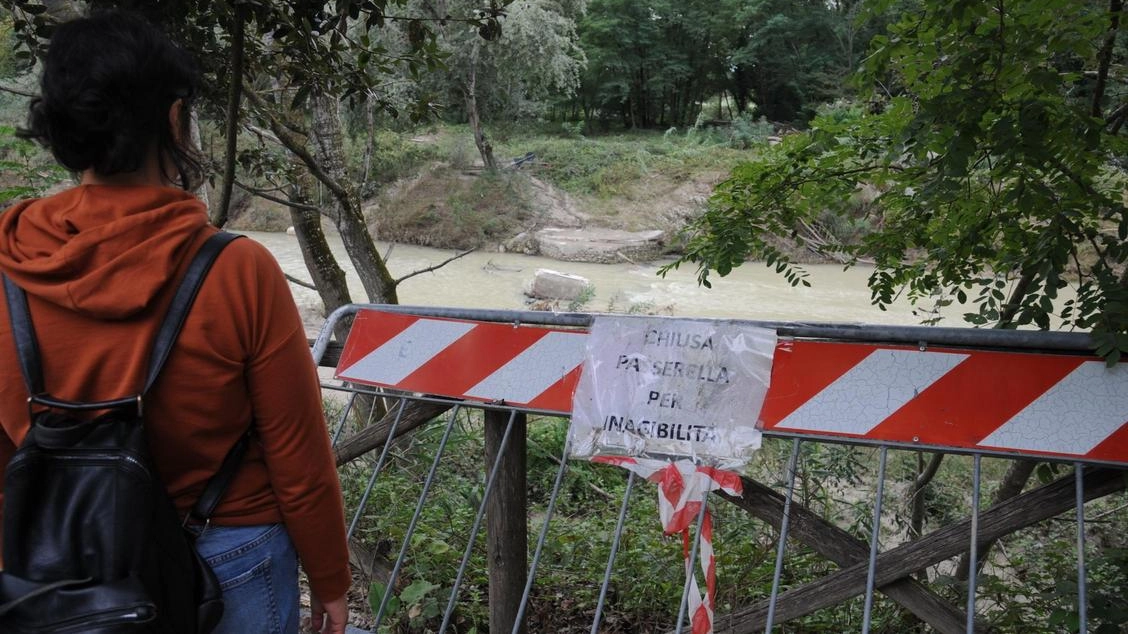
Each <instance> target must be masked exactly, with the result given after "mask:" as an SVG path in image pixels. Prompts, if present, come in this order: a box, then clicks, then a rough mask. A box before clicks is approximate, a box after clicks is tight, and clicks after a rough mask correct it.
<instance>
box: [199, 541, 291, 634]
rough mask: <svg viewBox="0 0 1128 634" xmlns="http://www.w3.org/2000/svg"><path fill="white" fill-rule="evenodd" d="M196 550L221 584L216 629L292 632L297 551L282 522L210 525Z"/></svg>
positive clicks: (224, 633) (250, 633)
mask: <svg viewBox="0 0 1128 634" xmlns="http://www.w3.org/2000/svg"><path fill="white" fill-rule="evenodd" d="M196 549H197V550H198V551H199V552H200V555H201V556H203V558H204V559H206V560H207V562H208V564H210V565H211V567H212V570H214V571H215V576H216V577H217V578H218V579H219V583H220V586H221V587H222V588H223V603H224V607H223V619H222V620H221V621H220V622H219V626H218V627H217V628H216V629H215V634H296V633H297V631H298V556H297V553H296V552H295V551H294V545H293V543H291V542H290V536H289V534H287V533H286V529H285V527H283V526H282V525H281V524H266V525H262V526H209V527H208V528H207V530H205V531H204V532H203V534H202V535H200V538H199V539H198V540H197V541H196Z"/></svg>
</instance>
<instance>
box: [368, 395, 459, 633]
mask: <svg viewBox="0 0 1128 634" xmlns="http://www.w3.org/2000/svg"><path fill="white" fill-rule="evenodd" d="M460 408H461V405H460V404H457V403H456V404H455V406H454V411H453V412H451V415H450V422H448V423H447V426H446V429H445V430H443V437H442V440H440V441H439V448H438V449H437V450H436V451H435V459H434V461H433V462H432V463H431V470H430V471H429V472H428V473H427V479H426V480H425V481H424V482H423V492H422V493H421V494H420V495H419V502H418V503H417V504H416V505H415V513H414V514H413V515H412V516H411V522H410V523H409V524H408V525H407V533H405V534H404V536H403V545H402V546H400V552H399V556H398V557H396V563H395V565H394V566H393V567H392V574H391V575H389V576H388V586H387V587H386V588H384V596H383V598H381V599H380V609H379V610H377V611H376V625H375V627H376V628H377V629H379V627H380V624H381V623H382V622H383V621H384V612H385V611H386V610H387V609H388V601H389V600H390V599H391V598H392V591H393V590H394V589H395V587H396V579H398V578H399V573H400V570H401V569H402V568H403V561H404V559H406V558H407V549H408V547H410V546H411V538H412V536H414V535H415V527H416V525H417V524H418V523H419V517H420V516H421V515H422V514H423V505H424V504H425V503H426V501H427V493H429V492H430V490H431V483H433V482H434V481H435V473H436V472H437V471H438V470H439V462H441V461H442V458H443V452H444V451H445V450H446V444H447V440H448V439H449V438H450V432H451V430H452V429H454V422H455V420H456V419H457V418H458V412H459V409H460Z"/></svg>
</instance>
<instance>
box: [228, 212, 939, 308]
mask: <svg viewBox="0 0 1128 634" xmlns="http://www.w3.org/2000/svg"><path fill="white" fill-rule="evenodd" d="M246 233H247V235H249V236H250V237H252V238H254V239H255V240H257V241H259V242H261V243H262V244H263V245H265V246H266V247H267V248H268V249H270V251H271V252H272V253H273V254H274V256H275V257H276V258H277V259H278V262H279V264H280V265H281V266H282V269H283V270H284V271H285V272H286V273H288V274H290V275H291V276H293V277H295V278H298V279H304V280H308V279H309V274H308V273H307V272H306V269H305V263H304V262H303V261H302V256H301V251H300V250H299V248H298V243H297V239H296V238H295V237H294V236H290V235H286V234H285V233H266V232H254V231H252V232H246ZM328 238H329V243H330V246H331V248H332V249H333V251H334V253H335V254H336V256H337V261H338V262H339V263H340V264H341V266H342V268H344V269H345V272H346V276H347V278H348V280H349V287H350V290H351V292H352V296H353V300H354V301H358V302H359V301H364V298H365V295H364V291H363V289H362V287H361V285H360V280H359V278H358V277H357V275H356V273H355V271H354V270H353V269H352V266H351V264H350V263H349V260H348V257H347V256H346V254H345V251H344V247H343V246H342V245H341V242H340V239H339V238H337V236H335V235H329V236H328ZM378 247H379V249H380V251H381V253H388V258H387V260H388V268H389V269H390V270H391V273H392V276H393V277H395V278H400V277H402V276H404V275H407V274H409V273H411V272H413V271H418V270H421V269H424V268H427V267H429V266H434V265H436V264H438V263H440V262H442V261H443V260H445V259H447V258H449V257H451V256H452V255H454V253H455V252H452V251H444V250H440V249H430V248H425V247H415V246H407V245H403V244H396V245H394V246H391V247H389V245H388V244H386V243H379V244H378ZM660 264H661V262H658V263H646V264H639V265H635V264H629V263H622V264H589V263H583V262H561V261H557V260H551V259H548V258H542V257H536V256H528V255H521V254H516V253H497V252H487V251H479V252H474V253H471V254H470V255H467V256H465V257H463V258H461V259H459V260H456V261H454V262H451V263H450V264H447V265H446V266H444V267H442V268H441V269H438V270H436V271H433V272H428V273H423V274H421V275H417V276H415V277H412V278H410V279H408V280H406V281H404V282H403V283H402V284H401V285H400V287H399V300H400V303H401V304H407V305H420V306H450V307H461V308H493V309H505V310H521V309H525V308H527V307H528V304H527V302H528V298H526V297H525V295H524V293H523V290H524V288H526V287H527V286H528V284H529V283H530V281H531V280H532V278H533V274H534V273H535V272H536V270H537V269H541V268H544V269H552V270H555V271H560V272H563V273H571V274H574V275H580V276H583V277H585V278H587V279H588V280H590V281H591V283H592V284H593V285H594V288H595V295H594V297H593V298H592V299H591V300H590V301H589V302H588V303H587V304H586V305H585V306H584V307H583V308H582V309H581V310H584V311H589V312H609V311H610V312H626V311H627V310H628V309H630V308H632V307H634V308H635V309H636V310H643V311H645V312H656V313H658V314H663V315H674V316H680V317H714V318H732V319H753V320H765V321H812V322H840V323H841V322H849V323H876V324H901V325H913V324H919V323H920V321H921V318H920V317H919V316H917V315H916V314H914V312H913V308H912V307H911V306H909V304H908V302H907V301H899V302H898V303H896V304H895V305H894V306H892V307H890V308H889V309H888V310H885V311H882V310H879V309H878V308H877V307H875V306H873V305H872V304H871V303H870V292H869V288H868V287H867V286H866V278H867V277H868V275H869V273H870V269H869V268H868V267H862V266H858V267H854V268H852V269H850V270H846V271H843V268H842V266H840V265H837V264H817V265H807V266H804V267H803V268H804V269H805V270H806V271H807V272H808V273H809V278H808V279H809V281H810V282H811V286H810V287H809V288H806V287H801V286H800V287H792V286H790V285H789V284H788V283H787V281H786V280H785V279H784V277H783V276H782V275H779V274H777V273H775V271H774V270H773V269H769V268H768V267H766V266H764V265H763V264H761V263H756V262H749V263H747V264H745V265H744V266H741V267H738V268H737V269H735V270H733V272H732V273H730V274H729V275H728V276H726V277H724V278H721V277H716V276H711V279H710V281H711V282H712V284H713V287H712V288H704V287H702V286H699V285H698V284H697V280H696V277H695V271H694V268H693V267H684V266H683V267H682V269H681V270H679V271H673V272H671V273H670V274H669V275H667V276H666V277H665V278H663V277H659V276H658V275H657V270H658V266H659V265H660ZM291 287H292V288H293V290H294V295H295V298H296V299H297V301H298V304H299V306H301V307H302V309H303V313H305V314H306V318H307V323H308V325H310V326H316V323H313V322H316V321H317V317H316V316H315V315H316V313H317V306H319V300H318V298H317V295H316V293H314V292H313V291H310V290H308V289H304V288H301V287H299V286H296V285H291ZM560 309H561V310H565V309H566V306H561V307H560ZM958 322H959V320H958V319H951V318H949V319H947V320H945V325H958Z"/></svg>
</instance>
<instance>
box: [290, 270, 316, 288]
mask: <svg viewBox="0 0 1128 634" xmlns="http://www.w3.org/2000/svg"><path fill="white" fill-rule="evenodd" d="M282 275H284V276H285V277H286V279H287V280H289V281H291V282H293V283H294V284H297V285H298V286H301V287H304V288H308V289H309V290H311V291H316V290H317V287H316V286H314V285H313V284H310V283H309V282H307V281H305V280H299V279H298V278H296V277H294V276H293V275H290V274H289V273H283V274H282Z"/></svg>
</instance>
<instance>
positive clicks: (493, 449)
mask: <svg viewBox="0 0 1128 634" xmlns="http://www.w3.org/2000/svg"><path fill="white" fill-rule="evenodd" d="M509 417H510V413H509V412H504V411H490V410H487V411H486V425H485V439H486V474H487V476H488V474H489V469H490V468H492V467H493V463H494V459H495V458H496V456H497V452H498V449H499V447H500V445H501V439H502V437H503V436H504V435H505V427H506V425H508V424H509ZM525 423H526V417H525V414H523V413H518V414H517V417H516V420H514V421H513V431H511V432H510V433H509V442H508V444H507V446H506V450H505V454H504V455H503V456H502V458H501V465H500V466H499V469H498V474H497V480H496V481H495V482H494V488H493V492H492V493H491V494H490V498H489V500H488V501H487V502H486V504H487V506H486V544H487V546H486V553H487V557H488V561H489V567H490V569H489V573H490V631H491V632H501V633H503V634H505V633H508V632H512V631H513V621H514V619H515V618H516V617H517V608H518V607H519V606H520V604H521V595H522V594H523V593H524V591H525V581H526V580H527V579H528V574H529V562H528V543H529V529H528V517H529V513H528V494H527V491H528V488H527V486H526V479H525ZM525 631H526V629H525V625H524V624H522V625H521V629H520V632H521V633H522V634H524V632H525Z"/></svg>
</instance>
